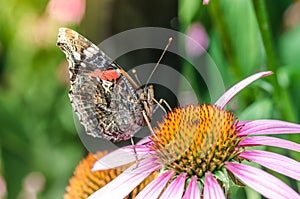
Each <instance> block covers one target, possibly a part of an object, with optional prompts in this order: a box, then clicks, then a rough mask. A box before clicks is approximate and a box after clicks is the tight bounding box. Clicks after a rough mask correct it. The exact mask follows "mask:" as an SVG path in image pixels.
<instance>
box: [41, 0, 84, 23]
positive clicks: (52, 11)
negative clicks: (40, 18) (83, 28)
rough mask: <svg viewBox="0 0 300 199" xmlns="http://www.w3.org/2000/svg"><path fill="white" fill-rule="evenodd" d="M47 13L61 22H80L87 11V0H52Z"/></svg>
mask: <svg viewBox="0 0 300 199" xmlns="http://www.w3.org/2000/svg"><path fill="white" fill-rule="evenodd" d="M47 13H48V14H49V16H50V17H52V18H54V19H55V20H57V21H59V22H60V23H65V24H69V23H71V24H79V23H80V22H81V20H82V18H83V16H84V13H85V0H68V1H64V0H50V2H49V4H48V6H47Z"/></svg>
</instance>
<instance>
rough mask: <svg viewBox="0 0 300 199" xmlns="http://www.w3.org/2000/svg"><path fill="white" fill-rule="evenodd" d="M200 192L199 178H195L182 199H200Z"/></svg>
mask: <svg viewBox="0 0 300 199" xmlns="http://www.w3.org/2000/svg"><path fill="white" fill-rule="evenodd" d="M199 198H200V190H199V187H198V182H197V177H196V176H193V177H192V179H191V181H190V183H189V185H188V187H187V188H186V190H185V194H184V196H183V198H182V199H199Z"/></svg>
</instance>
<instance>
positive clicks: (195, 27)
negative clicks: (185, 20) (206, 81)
mask: <svg viewBox="0 0 300 199" xmlns="http://www.w3.org/2000/svg"><path fill="white" fill-rule="evenodd" d="M186 34H187V36H188V39H187V40H186V41H185V49H186V52H187V54H188V55H190V56H194V57H195V56H199V55H201V54H202V53H204V52H205V50H206V49H207V47H208V44H209V38H208V35H207V33H206V30H205V28H204V27H203V26H202V25H201V23H193V24H191V25H190V26H189V28H188V29H187V32H186Z"/></svg>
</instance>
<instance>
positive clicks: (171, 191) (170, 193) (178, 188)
mask: <svg viewBox="0 0 300 199" xmlns="http://www.w3.org/2000/svg"><path fill="white" fill-rule="evenodd" d="M185 177H186V174H185V173H181V174H180V175H179V176H177V178H176V179H175V180H173V182H171V184H170V185H169V186H168V187H167V189H166V190H165V191H164V192H163V194H162V195H161V197H160V199H170V198H172V199H181V197H182V195H183V189H184V185H185Z"/></svg>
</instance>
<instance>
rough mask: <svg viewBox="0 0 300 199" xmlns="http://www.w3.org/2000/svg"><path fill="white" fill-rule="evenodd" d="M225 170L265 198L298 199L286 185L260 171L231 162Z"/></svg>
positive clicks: (296, 194)
mask: <svg viewBox="0 0 300 199" xmlns="http://www.w3.org/2000/svg"><path fill="white" fill-rule="evenodd" d="M225 168H226V169H228V170H229V171H231V172H232V173H233V174H234V175H235V176H236V177H238V178H239V179H240V180H241V181H242V182H243V183H245V184H246V185H248V186H249V187H251V188H252V189H254V190H256V191H257V192H259V193H260V194H262V195H263V196H264V197H266V198H276V199H281V198H282V199H287V198H293V199H294V198H295V199H296V198H298V199H299V198H300V196H299V194H298V193H296V192H295V191H294V190H293V189H292V188H290V187H289V186H288V185H287V184H285V183H284V182H282V181H281V180H279V179H278V178H276V177H274V176H273V175H271V174H269V173H267V172H265V171H263V170H261V169H258V168H255V167H251V166H247V165H244V164H238V163H231V162H227V163H226V164H225Z"/></svg>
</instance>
